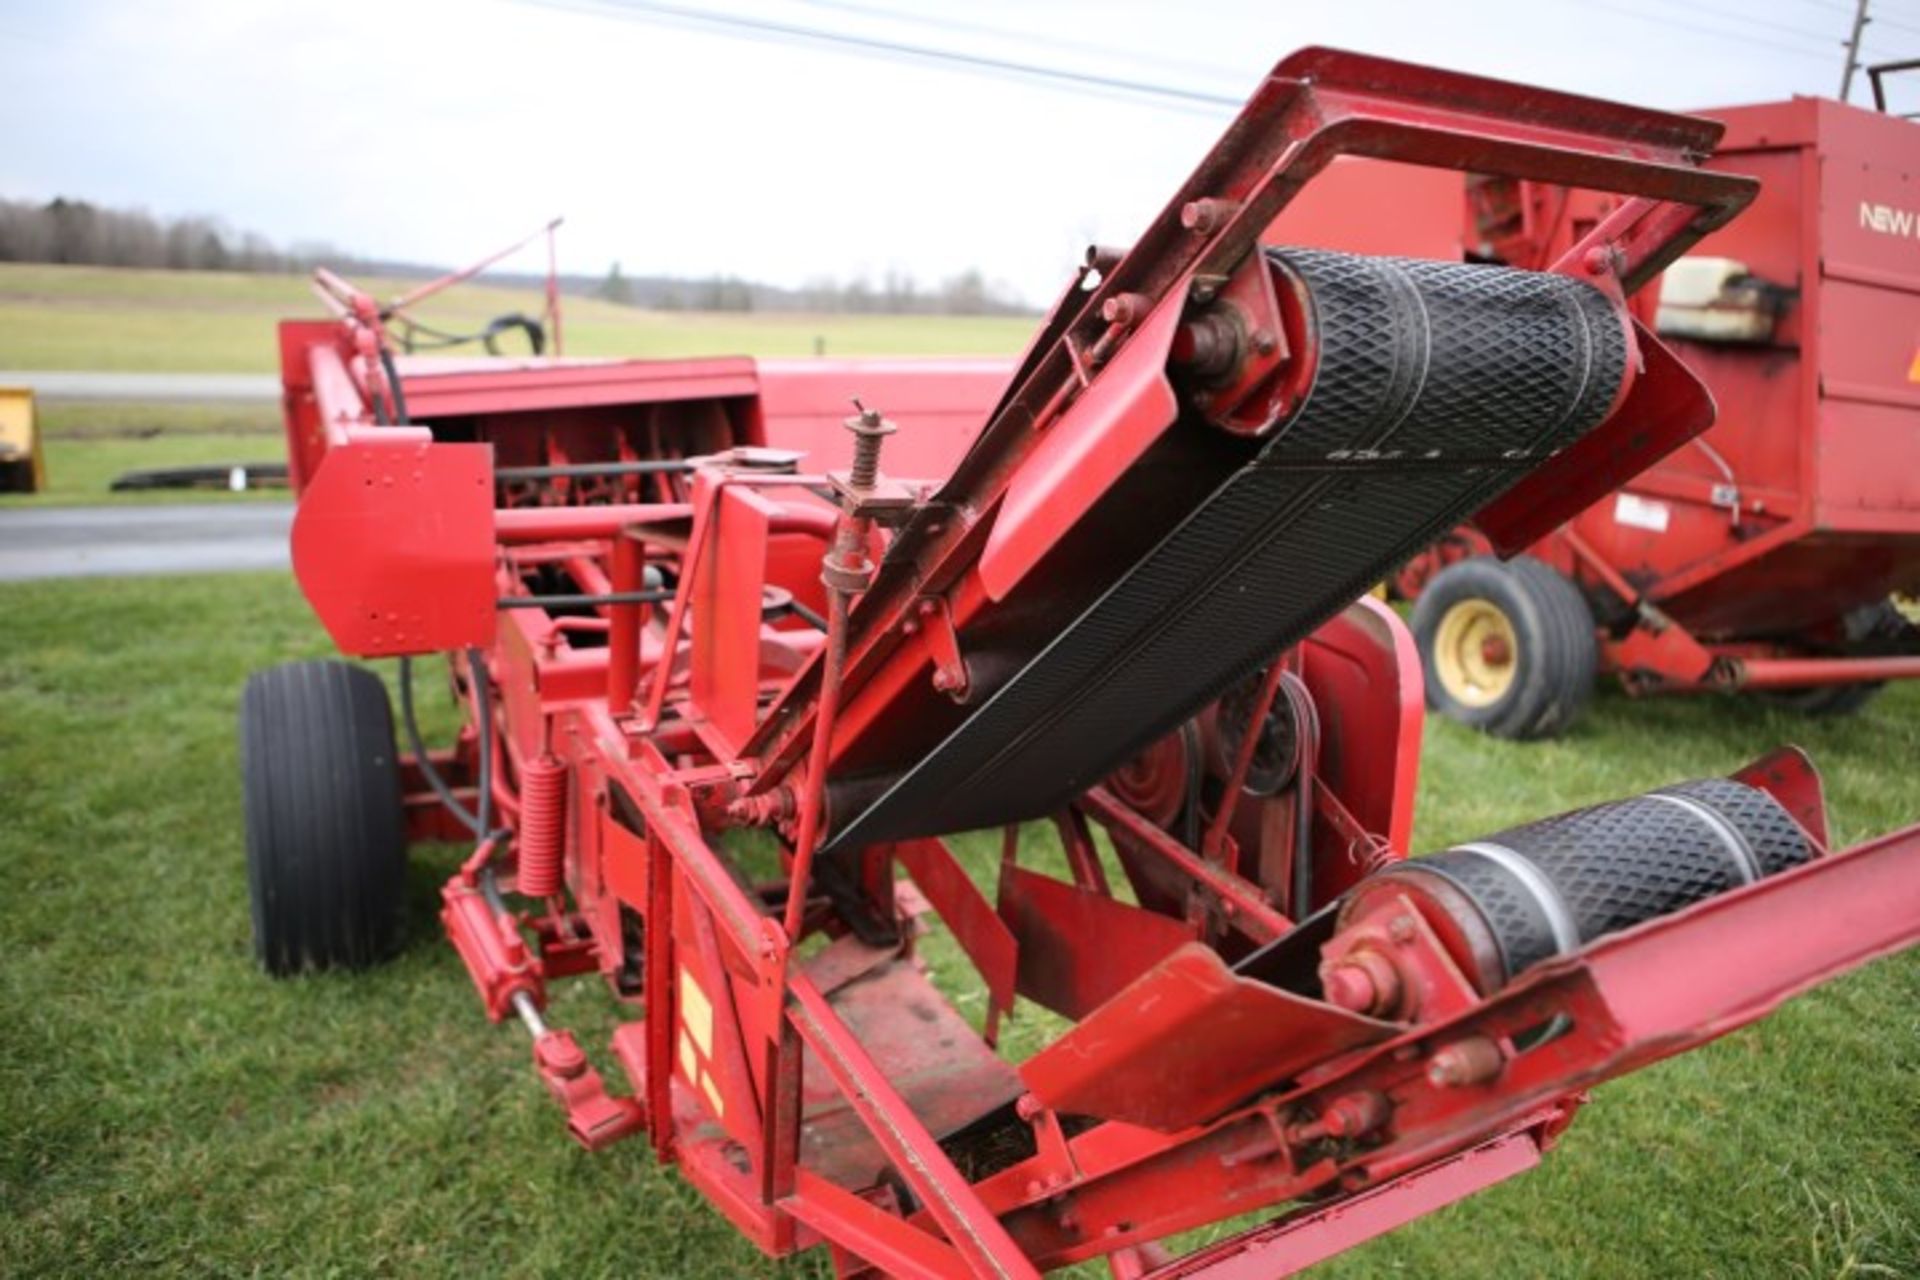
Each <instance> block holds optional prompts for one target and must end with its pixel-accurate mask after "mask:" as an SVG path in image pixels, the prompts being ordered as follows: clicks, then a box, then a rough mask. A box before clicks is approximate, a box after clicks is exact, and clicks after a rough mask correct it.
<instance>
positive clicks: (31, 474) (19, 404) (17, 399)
mask: <svg viewBox="0 0 1920 1280" xmlns="http://www.w3.org/2000/svg"><path fill="white" fill-rule="evenodd" d="M46 487H47V462H46V458H45V457H44V456H43V455H42V453H41V450H40V427H39V424H38V423H37V422H35V421H34V416H33V392H32V390H30V389H29V388H27V387H0V493H38V492H40V490H42V489H44V488H46Z"/></svg>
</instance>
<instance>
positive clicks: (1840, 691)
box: [1759, 600, 1915, 718]
mask: <svg viewBox="0 0 1920 1280" xmlns="http://www.w3.org/2000/svg"><path fill="white" fill-rule="evenodd" d="M1840 629H1841V631H1842V633H1843V635H1844V637H1845V638H1844V641H1843V643H1842V645H1841V647H1840V652H1841V653H1842V654H1843V655H1846V656H1850V657H1871V656H1876V655H1879V654H1889V653H1904V652H1912V651H1913V642H1914V630H1915V624H1914V623H1912V622H1910V621H1908V619H1907V615H1906V613H1905V612H1904V611H1902V609H1901V608H1900V606H1899V604H1897V603H1896V602H1895V601H1893V600H1880V601H1876V602H1875V603H1873V604H1869V605H1862V606H1861V607H1860V608H1858V609H1855V610H1853V611H1852V612H1851V613H1849V614H1847V615H1846V617H1844V618H1842V619H1841V620H1840ZM1886 687H1887V686H1886V682H1885V681H1883V680H1862V681H1857V682H1855V683H1853V684H1826V685H1815V686H1813V687H1812V688H1808V689H1762V690H1760V691H1759V693H1760V696H1761V697H1762V698H1764V699H1766V700H1767V701H1768V702H1771V703H1773V704H1774V705H1775V706H1778V707H1785V708H1786V709H1787V710H1789V711H1797V712H1799V713H1800V714H1801V715H1803V716H1815V717H1819V718H1834V717H1839V716H1850V715H1853V714H1854V713H1856V712H1858V711H1859V710H1861V709H1862V708H1863V707H1865V706H1866V705H1867V704H1868V703H1869V702H1872V701H1873V698H1874V695H1875V694H1877V693H1879V692H1880V691H1881V690H1882V689H1884V688H1886Z"/></svg>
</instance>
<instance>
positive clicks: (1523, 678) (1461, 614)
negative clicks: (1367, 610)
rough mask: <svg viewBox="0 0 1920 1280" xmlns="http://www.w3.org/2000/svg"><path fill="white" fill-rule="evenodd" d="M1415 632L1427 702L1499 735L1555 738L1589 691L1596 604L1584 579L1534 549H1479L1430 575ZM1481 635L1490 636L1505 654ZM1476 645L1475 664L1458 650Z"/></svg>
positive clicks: (1594, 663) (1595, 651) (1416, 611)
mask: <svg viewBox="0 0 1920 1280" xmlns="http://www.w3.org/2000/svg"><path fill="white" fill-rule="evenodd" d="M1462 618H1465V619H1467V620H1468V621H1467V622H1465V623H1462V622H1461V621H1460V619H1462ZM1463 628H1464V629H1463ZM1413 635H1414V639H1415V641H1416V642H1417V643H1418V644H1419V646H1420V665H1421V667H1422V669H1423V671H1424V673H1425V675H1426V684H1427V705H1428V706H1429V707H1431V708H1433V709H1434V710H1435V711H1438V712H1439V713H1440V714H1442V715H1444V716H1446V717H1448V718H1449V719H1451V720H1457V721H1459V722H1460V723H1461V724H1464V725H1467V726H1468V727H1469V728H1474V729H1478V730H1480V731H1481V732H1483V733H1488V734H1491V735H1493V736H1494V737H1496V738H1513V739H1530V738H1551V737H1556V736H1558V735H1560V734H1562V733H1565V732H1566V731H1567V730H1568V729H1570V728H1572V727H1573V725H1574V723H1575V721H1577V720H1578V719H1579V717H1580V713H1581V711H1583V710H1584V709H1585V708H1586V705H1587V701H1588V699H1589V698H1591V697H1592V696H1593V679H1594V672H1595V671H1596V670H1597V669H1598V667H1599V663H1600V650H1599V642H1598V641H1597V639H1596V638H1595V635H1594V624H1593V610H1592V609H1591V608H1590V607H1589V606H1588V604H1587V601H1586V597H1584V596H1582V595H1581V594H1580V589H1579V588H1578V587H1576V586H1574V584H1573V583H1571V582H1569V581H1568V580H1567V579H1566V578H1564V577H1562V576H1561V575H1560V574H1559V573H1557V572H1555V571H1554V570H1553V569H1551V568H1549V567H1548V566H1547V565H1545V564H1543V563H1541V562H1540V561H1538V560H1535V559H1534V558H1533V557H1531V556H1517V557H1515V558H1514V559H1513V560H1511V561H1508V562H1505V563H1502V562H1501V561H1500V560H1497V559H1495V558H1494V557H1492V556H1475V557H1473V558H1472V559H1469V560H1462V561H1460V562H1458V563H1456V564H1451V565H1448V566H1447V567H1446V568H1445V569H1442V570H1441V571H1440V572H1439V573H1436V574H1435V575H1433V578H1432V579H1431V580H1430V581H1429V582H1428V583H1427V585H1426V589H1425V590H1423V591H1422V592H1421V593H1420V599H1419V601H1418V602H1417V603H1416V604H1415V605H1414V608H1413ZM1475 636H1483V637H1487V638H1488V639H1494V640H1495V643H1494V646H1493V647H1494V648H1496V649H1497V650H1499V652H1498V653H1495V652H1493V651H1492V650H1491V649H1489V648H1488V646H1487V643H1486V640H1484V639H1483V640H1474V639H1473V637H1475ZM1473 645H1478V646H1479V647H1480V655H1481V656H1480V660H1479V661H1478V662H1475V661H1474V660H1473V659H1472V658H1471V656H1469V657H1466V658H1464V659H1463V657H1462V654H1461V652H1460V651H1461V650H1462V648H1463V647H1471V646H1473ZM1443 649H1444V650H1445V652H1442V650H1443Z"/></svg>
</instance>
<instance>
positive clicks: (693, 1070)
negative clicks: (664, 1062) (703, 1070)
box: [680, 1031, 700, 1081]
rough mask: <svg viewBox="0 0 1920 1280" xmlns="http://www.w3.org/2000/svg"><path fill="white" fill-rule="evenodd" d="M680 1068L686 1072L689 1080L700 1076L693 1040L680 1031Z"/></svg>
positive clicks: (698, 1060) (698, 1061)
mask: <svg viewBox="0 0 1920 1280" xmlns="http://www.w3.org/2000/svg"><path fill="white" fill-rule="evenodd" d="M680 1070H682V1071H684V1072H686V1075H687V1079H688V1080H689V1081H693V1080H698V1079H699V1078H700V1059H699V1058H698V1057H696V1056H695V1055H694V1052H693V1041H692V1040H691V1039H689V1038H688V1037H687V1033H686V1032H685V1031H682V1032H681V1033H680Z"/></svg>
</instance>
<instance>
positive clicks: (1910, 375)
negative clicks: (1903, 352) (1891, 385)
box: [1907, 347, 1920, 382]
mask: <svg viewBox="0 0 1920 1280" xmlns="http://www.w3.org/2000/svg"><path fill="white" fill-rule="evenodd" d="M1907 381H1908V382H1920V347H1915V348H1914V349H1913V363H1912V364H1910V365H1908V366H1907Z"/></svg>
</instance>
